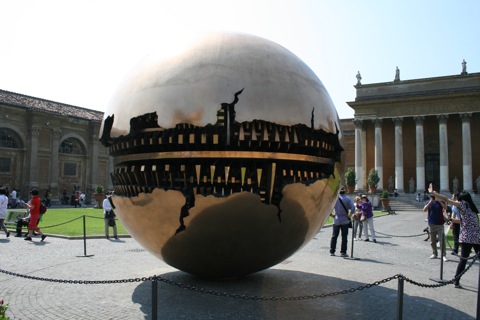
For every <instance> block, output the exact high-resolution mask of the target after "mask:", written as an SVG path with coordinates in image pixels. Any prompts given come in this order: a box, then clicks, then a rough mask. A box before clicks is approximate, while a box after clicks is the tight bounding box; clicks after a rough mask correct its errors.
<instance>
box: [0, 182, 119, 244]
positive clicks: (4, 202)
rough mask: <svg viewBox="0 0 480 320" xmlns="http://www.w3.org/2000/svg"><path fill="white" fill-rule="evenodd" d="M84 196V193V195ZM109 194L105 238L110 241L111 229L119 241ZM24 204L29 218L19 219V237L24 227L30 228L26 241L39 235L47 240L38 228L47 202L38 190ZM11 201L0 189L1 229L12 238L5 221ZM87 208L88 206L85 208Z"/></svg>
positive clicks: (104, 201) (80, 198)
mask: <svg viewBox="0 0 480 320" xmlns="http://www.w3.org/2000/svg"><path fill="white" fill-rule="evenodd" d="M82 194H83V193H82ZM107 195H108V193H107V194H106V195H105V199H104V200H103V203H102V205H103V210H104V222H105V237H106V239H109V229H110V227H111V228H113V236H114V238H115V239H118V234H117V226H116V222H115V213H114V212H113V209H112V205H111V203H110V201H109V199H108V197H107ZM79 200H80V201H79V202H80V204H83V205H82V207H83V206H84V203H85V194H83V198H82V197H79ZM21 202H22V204H23V205H24V206H25V207H26V208H27V212H28V216H27V217H19V218H18V221H17V235H16V236H17V237H21V236H22V227H23V226H27V227H28V233H27V235H26V236H25V238H24V240H26V241H32V237H33V235H34V234H38V235H40V237H41V240H40V241H41V242H43V241H44V240H45V238H46V237H47V235H45V234H44V233H43V232H42V231H41V229H40V228H39V227H38V223H39V222H40V217H41V215H42V214H43V213H44V212H42V211H41V207H42V206H44V205H45V202H43V204H42V199H40V196H39V192H38V190H37V189H33V190H32V191H31V192H30V201H28V202H23V201H21ZM10 203H11V199H10V198H9V196H8V191H7V189H6V188H4V187H0V229H1V230H3V232H5V235H6V237H7V238H8V237H10V231H8V229H7V227H6V226H5V219H6V218H7V210H8V209H9V208H11V206H10ZM85 207H86V206H85Z"/></svg>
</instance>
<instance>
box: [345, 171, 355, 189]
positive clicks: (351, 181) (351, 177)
mask: <svg viewBox="0 0 480 320" xmlns="http://www.w3.org/2000/svg"><path fill="white" fill-rule="evenodd" d="M344 179H345V184H346V185H347V186H354V185H355V184H356V183H357V174H356V173H355V170H353V169H352V168H350V169H348V170H347V172H345V176H344Z"/></svg>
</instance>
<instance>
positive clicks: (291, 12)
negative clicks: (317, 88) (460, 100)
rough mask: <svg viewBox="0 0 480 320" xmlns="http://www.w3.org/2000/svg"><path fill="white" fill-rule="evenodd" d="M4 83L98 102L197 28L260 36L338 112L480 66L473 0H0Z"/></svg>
mask: <svg viewBox="0 0 480 320" xmlns="http://www.w3.org/2000/svg"><path fill="white" fill-rule="evenodd" d="M0 12H1V13H2V19H0V35H1V39H2V40H1V41H2V44H1V45H0V89H3V90H8V91H13V92H18V93H22V94H26V95H30V96H35V97H40V98H44V99H49V100H54V101H58V102H63V103H68V104H72V105H76V106H80V107H85V108H91V109H96V110H101V111H103V110H105V108H106V106H107V105H108V104H109V101H110V99H111V97H112V96H113V94H114V93H115V91H116V88H117V87H118V85H119V83H120V82H121V80H122V78H123V77H124V76H125V75H126V74H127V73H128V72H129V71H130V70H131V69H132V67H133V66H135V64H136V63H137V62H139V61H140V60H141V59H142V58H144V57H145V56H146V55H148V54H149V53H151V52H152V51H153V50H168V48H169V46H171V45H172V44H175V42H177V41H178V39H179V38H182V37H184V36H186V35H189V34H191V33H193V32H203V31H235V32H244V33H250V34H254V35H258V36H261V37H264V38H267V39H270V40H272V41H275V42H277V43H278V44H280V45H282V46H284V47H285V48H287V49H289V50H290V51H292V52H293V53H294V54H296V55H297V56H299V57H300V58H301V59H302V60H303V61H304V62H305V63H306V64H307V65H309V66H310V68H311V69H312V70H313V71H314V72H315V73H316V74H317V76H318V77H319V78H320V80H321V81H322V82H323V84H324V85H325V87H326V88H327V90H328V92H329V93H330V96H331V98H332V100H333V102H334V103H335V106H336V108H337V111H338V114H339V116H340V118H352V117H353V110H352V109H351V108H350V107H348V105H347V104H346V102H347V101H353V100H354V99H355V88H354V87H353V86H354V85H355V83H356V78H355V75H356V73H357V71H360V73H361V75H362V78H363V79H362V83H363V84H368V83H376V82H389V81H392V80H393V78H394V75H395V67H396V66H398V67H399V69H400V78H401V80H409V79H417V78H428V77H437V76H444V75H454V74H459V73H460V72H461V62H462V60H463V59H465V60H466V61H467V71H468V72H469V73H473V72H480V41H479V39H480V19H479V17H480V1H478V0H475V1H474V0H464V1H446V0H436V1H430V0H420V1H419V0H416V1H412V0H404V1H389V0H378V1H368V0H365V1H354V0H343V1H334V0H331V1H326V0H292V1H286V0H284V1H282V0H277V1H273V0H272V1H267V0H256V1H251V0H243V1H228V0H223V1H222V0H215V1H214V0H204V1H193V0H190V1H186V0H174V1H164V0H157V1H147V0H135V1H122V0H117V1H107V0H104V1H89V0H82V1H50V0H42V1H25V0H18V1H15V0H12V1H9V0H0Z"/></svg>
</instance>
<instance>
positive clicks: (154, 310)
mask: <svg viewBox="0 0 480 320" xmlns="http://www.w3.org/2000/svg"><path fill="white" fill-rule="evenodd" d="M157 293H158V288H157V276H153V280H152V320H157Z"/></svg>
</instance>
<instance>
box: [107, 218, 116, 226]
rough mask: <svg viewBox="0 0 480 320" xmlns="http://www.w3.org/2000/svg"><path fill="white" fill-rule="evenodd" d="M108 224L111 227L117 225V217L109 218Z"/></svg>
mask: <svg viewBox="0 0 480 320" xmlns="http://www.w3.org/2000/svg"><path fill="white" fill-rule="evenodd" d="M108 225H109V226H110V227H115V218H111V219H109V220H108Z"/></svg>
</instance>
